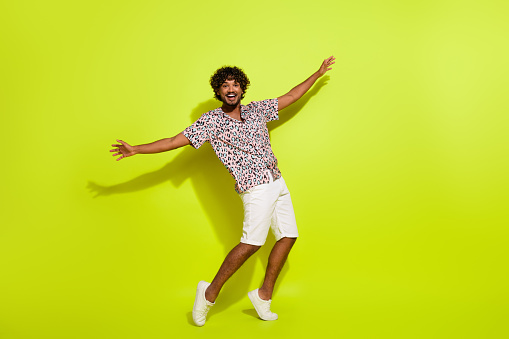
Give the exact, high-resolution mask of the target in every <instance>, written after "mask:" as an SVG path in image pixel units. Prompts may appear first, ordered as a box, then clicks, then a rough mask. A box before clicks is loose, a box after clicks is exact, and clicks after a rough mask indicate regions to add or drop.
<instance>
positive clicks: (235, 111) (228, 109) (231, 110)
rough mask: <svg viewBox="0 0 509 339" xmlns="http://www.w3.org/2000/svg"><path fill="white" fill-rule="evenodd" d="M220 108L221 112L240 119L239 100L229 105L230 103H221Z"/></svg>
mask: <svg viewBox="0 0 509 339" xmlns="http://www.w3.org/2000/svg"><path fill="white" fill-rule="evenodd" d="M221 109H222V110H223V112H225V113H226V114H228V115H229V116H230V117H232V118H234V119H237V120H241V116H240V101H239V103H238V104H237V105H236V106H230V105H226V104H224V103H223V106H221Z"/></svg>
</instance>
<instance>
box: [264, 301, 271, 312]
mask: <svg viewBox="0 0 509 339" xmlns="http://www.w3.org/2000/svg"><path fill="white" fill-rule="evenodd" d="M270 303H271V302H270V301H265V300H264V302H263V303H262V308H263V312H267V313H272V312H271V311H270Z"/></svg>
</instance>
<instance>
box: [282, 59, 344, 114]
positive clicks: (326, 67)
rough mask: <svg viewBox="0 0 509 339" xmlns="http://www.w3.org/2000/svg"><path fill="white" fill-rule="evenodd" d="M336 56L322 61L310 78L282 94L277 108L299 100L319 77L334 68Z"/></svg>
mask: <svg viewBox="0 0 509 339" xmlns="http://www.w3.org/2000/svg"><path fill="white" fill-rule="evenodd" d="M335 59H336V58H334V56H330V57H328V58H327V59H325V60H324V61H323V62H322V65H321V66H320V69H318V71H316V72H315V73H313V74H312V75H311V76H310V77H309V78H307V79H306V80H305V81H304V82H303V83H301V84H299V85H297V86H295V87H294V88H292V89H291V90H290V92H288V93H286V94H285V95H283V96H280V97H279V98H277V99H278V107H277V109H278V110H279V111H280V110H282V109H283V108H285V107H288V106H289V105H291V104H293V103H294V102H295V101H297V100H299V99H300V97H302V96H303V95H304V93H306V92H307V91H308V90H309V89H310V88H311V86H313V84H314V83H315V81H316V80H318V78H320V77H321V76H322V75H324V74H325V73H326V72H327V71H330V70H331V69H332V68H331V67H330V66H332V64H334V63H335V61H334V60H335Z"/></svg>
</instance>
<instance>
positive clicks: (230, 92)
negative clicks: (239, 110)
mask: <svg viewBox="0 0 509 339" xmlns="http://www.w3.org/2000/svg"><path fill="white" fill-rule="evenodd" d="M242 93H243V92H242V88H240V84H239V83H238V82H237V81H236V80H228V79H226V80H225V81H224V82H223V84H222V85H221V87H219V90H218V91H217V94H218V95H219V96H220V97H221V101H222V102H223V103H225V104H226V105H228V106H237V105H238V104H239V102H240V97H241V96H242Z"/></svg>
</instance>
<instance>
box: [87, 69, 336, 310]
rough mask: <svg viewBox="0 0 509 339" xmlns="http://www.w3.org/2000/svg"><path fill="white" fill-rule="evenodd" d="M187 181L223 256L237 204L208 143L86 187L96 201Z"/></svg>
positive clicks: (228, 299)
mask: <svg viewBox="0 0 509 339" xmlns="http://www.w3.org/2000/svg"><path fill="white" fill-rule="evenodd" d="M328 79H329V77H328V76H325V77H323V78H321V79H320V80H319V81H318V82H317V83H316V84H315V85H314V87H313V88H312V89H311V90H310V91H308V92H307V93H306V94H305V95H304V96H303V97H302V98H301V99H300V100H299V101H297V102H296V103H294V104H293V105H291V106H289V107H287V108H286V109H285V110H284V111H282V112H280V119H279V120H278V121H274V122H270V123H269V124H268V127H269V132H271V131H273V130H275V129H276V128H278V127H279V126H281V125H283V124H284V123H285V122H287V121H288V120H290V119H292V118H293V117H294V116H295V115H296V114H297V113H298V112H299V111H300V110H301V109H302V108H303V107H304V106H305V105H306V103H307V102H308V101H309V100H310V99H311V97H313V96H314V95H316V94H317V93H318V92H319V90H320V88H322V87H323V86H324V85H326V84H327V80H328ZM219 104H220V103H219V102H218V101H217V100H215V99H210V100H207V101H205V102H202V103H200V104H199V105H198V106H196V107H195V108H194V109H193V111H192V113H191V123H192V122H194V121H196V120H197V119H198V118H199V117H200V116H201V114H203V113H204V112H207V111H209V110H212V109H215V108H217V107H218V106H219ZM295 138H297V136H296V137H295ZM282 172H283V173H284V169H282ZM187 179H190V180H191V183H192V186H193V189H194V191H195V192H196V196H197V198H198V200H199V202H200V205H201V207H202V209H203V211H205V213H206V215H207V218H208V220H209V221H210V223H211V225H212V227H213V228H214V232H215V234H216V238H217V239H218V240H219V241H220V242H221V244H222V245H223V248H224V252H225V256H226V254H227V253H228V252H229V251H230V250H231V249H232V248H233V247H234V246H235V245H237V244H238V243H239V240H240V237H241V235H242V220H243V209H242V202H241V200H240V199H239V197H238V194H237V193H236V192H235V190H234V184H235V181H234V180H233V178H232V177H231V176H230V174H229V173H228V171H227V170H226V169H225V168H224V166H223V165H222V164H221V162H220V161H219V160H218V159H217V157H216V155H215V154H214V152H213V150H212V148H211V146H210V144H209V143H205V144H204V145H203V146H202V147H201V148H200V149H198V150H195V149H193V148H192V147H191V146H188V147H185V148H184V149H183V150H181V151H180V153H179V154H178V155H177V156H176V157H175V158H173V160H172V161H170V162H169V163H167V164H166V165H164V166H163V167H162V168H160V169H159V170H156V171H153V172H150V173H146V174H143V175H140V176H138V177H136V178H134V179H132V180H129V181H127V182H124V183H120V184H116V185H112V186H101V185H98V184H96V183H94V182H89V183H88V186H87V187H88V189H89V190H90V191H91V193H95V196H94V197H99V196H109V195H114V194H123V193H131V192H136V191H140V190H144V189H148V188H151V187H153V186H157V185H159V184H162V183H164V182H166V181H170V182H171V183H172V184H173V186H175V187H179V186H180V185H181V184H182V183H183V182H184V181H185V180H187ZM269 233H270V232H269ZM274 242H275V240H274V237H273V236H269V237H268V239H267V242H266V244H265V245H264V246H262V248H261V249H260V250H259V251H258V252H257V253H256V254H255V255H254V256H253V257H254V259H253V258H250V259H249V260H248V261H247V262H246V263H245V264H244V266H242V268H241V269H240V270H239V271H238V272H237V273H236V274H234V275H233V277H232V278H231V279H230V280H229V281H228V282H227V284H226V286H225V288H224V289H223V291H222V292H221V295H220V302H219V303H218V304H217V306H215V307H214V308H213V309H212V310H211V314H210V316H213V314H214V313H217V312H220V311H222V310H224V309H225V308H227V307H228V306H230V305H232V304H234V303H236V302H237V301H239V300H241V299H243V298H245V296H246V293H247V291H248V288H249V285H250V283H251V281H252V279H253V272H254V266H255V264H256V261H257V260H261V261H262V263H263V265H264V266H265V265H266V263H267V260H268V257H269V254H270V250H271V248H272V245H273V244H274ZM290 257H291V256H290ZM220 264H221V263H217V269H219V266H220ZM289 266H290V265H289V262H287V263H286V265H285V267H284V268H283V270H282V271H281V274H280V277H279V279H278V284H277V285H276V287H275V291H274V292H275V294H276V293H277V289H278V285H279V283H280V282H281V281H282V280H283V279H284V276H285V275H286V273H287V271H288V269H289ZM212 278H213V277H204V279H209V281H210V280H212ZM257 278H259V279H260V285H261V283H262V282H263V277H257ZM228 285H233V286H235V288H228Z"/></svg>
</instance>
